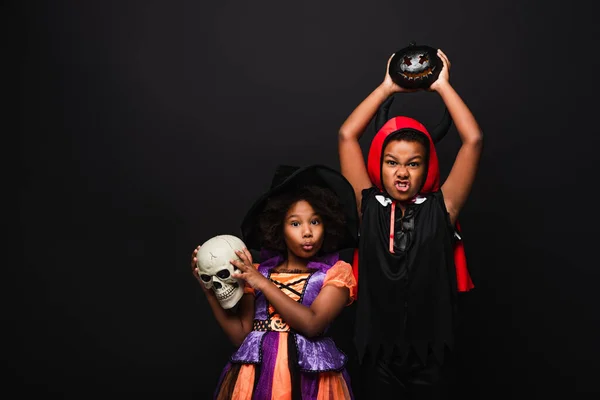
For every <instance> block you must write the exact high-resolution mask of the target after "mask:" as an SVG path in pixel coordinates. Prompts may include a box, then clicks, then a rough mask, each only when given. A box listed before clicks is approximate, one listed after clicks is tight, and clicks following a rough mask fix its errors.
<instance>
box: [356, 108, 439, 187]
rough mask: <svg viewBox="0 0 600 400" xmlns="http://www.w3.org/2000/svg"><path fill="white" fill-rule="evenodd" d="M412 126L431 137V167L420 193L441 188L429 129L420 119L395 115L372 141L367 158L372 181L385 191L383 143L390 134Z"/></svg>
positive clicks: (428, 137) (436, 159)
mask: <svg viewBox="0 0 600 400" xmlns="http://www.w3.org/2000/svg"><path fill="white" fill-rule="evenodd" d="M405 128H410V129H414V130H417V131H419V132H421V133H423V134H424V135H425V136H427V139H429V167H428V169H427V179H426V180H425V184H424V185H423V188H422V189H421V191H420V192H419V193H430V192H435V191H436V190H439V188H440V168H439V164H438V157H437V153H436V151H435V145H434V143H433V140H432V139H431V135H430V134H429V132H427V129H426V128H425V126H424V125H423V124H421V123H420V122H419V121H417V120H415V119H412V118H409V117H394V118H392V119H390V120H389V121H387V122H386V123H385V124H384V125H383V126H382V127H381V129H380V130H379V132H377V134H376V135H375V137H374V138H373V140H372V141H371V147H370V148H369V157H368V159H367V170H368V172H369V178H371V182H372V183H373V184H374V185H375V186H377V187H378V188H379V190H381V191H383V190H384V189H383V184H382V182H381V156H382V155H383V145H384V143H385V140H386V139H387V138H388V136H390V134H392V133H394V132H396V131H398V130H400V129H405Z"/></svg>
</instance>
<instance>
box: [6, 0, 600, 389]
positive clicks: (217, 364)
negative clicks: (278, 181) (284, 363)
mask: <svg viewBox="0 0 600 400" xmlns="http://www.w3.org/2000/svg"><path fill="white" fill-rule="evenodd" d="M209 3H210V4H209ZM525 3H526V4H525ZM577 3H578V2H576V1H570V2H562V3H556V4H550V3H548V2H542V1H537V2H535V1H530V2H518V1H496V2H481V1H474V0H465V1H459V2H449V1H448V2H442V1H429V2H427V1H422V2H415V1H412V2H408V1H384V0H377V1H375V0H373V1H369V2H350V1H328V2H320V1H314V0H308V1H304V2H299V3H287V2H281V1H279V2H278V1H272V0H268V1H261V2H244V1H233V0H225V1H222V2H199V1H85V2H82V1H53V2H46V3H44V2H15V4H13V5H12V6H11V7H8V8H6V9H5V12H4V13H3V14H4V22H5V27H8V29H7V33H8V34H7V35H6V38H7V39H8V42H9V46H8V47H7V48H9V49H10V50H14V52H15V53H14V56H13V57H12V58H11V57H9V58H5V65H7V64H10V65H16V67H17V68H16V70H17V73H16V74H15V75H12V74H9V75H7V76H5V80H6V81H7V83H9V84H12V85H15V84H16V87H17V94H16V96H15V97H13V98H12V99H11V105H12V106H13V107H14V106H16V107H15V108H16V111H15V112H14V113H13V112H10V115H7V117H10V118H14V119H16V121H17V126H18V137H19V148H18V149H19V158H20V163H19V164H18V165H17V168H9V169H8V170H7V172H8V173H9V174H11V175H17V176H18V177H19V180H18V189H19V197H18V202H19V230H18V232H19V243H18V244H17V246H15V247H12V248H11V249H10V250H12V251H15V253H16V261H12V262H10V263H8V264H7V269H6V270H7V271H10V272H14V276H15V277H16V280H15V284H14V285H10V287H12V288H13V290H14V293H11V294H10V298H9V299H8V301H7V302H5V305H7V306H8V307H7V309H8V310H7V312H6V313H5V318H4V321H5V324H4V325H5V330H6V331H8V332H9V333H12V334H14V340H10V341H6V342H5V343H6V344H8V349H7V351H5V352H3V360H4V364H5V365H4V371H5V374H4V375H5V377H7V378H8V379H9V380H10V381H11V382H12V384H13V385H14V386H15V387H16V388H17V389H18V390H19V391H20V392H21V393H53V394H55V395H57V396H58V397H59V398H77V399H81V398H92V397H94V396H95V394H98V393H130V394H148V393H157V392H160V393H163V396H162V397H164V398H170V399H175V398H182V399H184V398H185V399H187V398H189V399H192V398H195V399H198V398H209V396H210V393H211V392H212V390H213V389H214V386H215V383H216V379H217V377H218V375H219V373H220V371H221V368H222V367H223V366H224V364H225V362H226V361H227V357H228V356H229V354H230V353H231V351H232V347H231V345H229V344H228V342H227V340H226V338H225V337H224V336H223V334H222V332H221V331H220V328H219V327H218V326H217V324H216V322H215V321H214V320H213V319H212V317H211V315H210V310H209V308H208V306H207V303H206V301H205V298H204V296H203V293H202V291H201V290H200V288H199V287H198V284H197V282H196V281H195V280H194V279H193V277H192V275H191V273H190V268H189V259H190V254H191V251H192V249H193V248H194V246H196V245H197V244H200V243H201V242H203V241H204V240H206V239H208V238H209V237H211V236H213V235H216V234H220V233H230V234H238V233H239V230H238V226H239V222H240V221H241V218H242V217H243V215H244V212H245V210H246V208H247V207H248V206H249V205H250V204H251V202H252V201H253V200H254V199H255V198H256V197H257V196H258V195H259V194H260V193H262V192H263V191H264V190H265V189H266V188H267V187H268V185H269V182H270V179H271V174H272V172H273V170H274V168H275V166H276V165H277V164H280V163H288V164H296V165H304V164H308V163H323V164H326V165H329V166H331V167H334V168H338V158H337V147H336V146H337V142H336V132H337V129H338V128H339V126H340V125H341V124H342V122H343V121H344V119H345V118H346V117H347V115H348V114H349V113H350V112H351V111H352V109H353V108H354V107H355V106H356V105H357V104H358V103H359V102H360V101H361V100H362V99H363V98H364V97H365V96H366V95H367V94H368V93H369V92H370V91H371V90H373V89H374V88H375V87H376V86H377V85H378V84H379V83H380V81H381V79H382V78H383V74H384V69H385V63H386V60H387V58H388V56H389V55H390V54H391V52H393V51H395V50H397V49H398V48H400V47H404V46H405V45H406V44H407V43H408V42H409V41H410V40H416V41H417V43H423V44H429V45H432V46H435V47H439V48H442V49H443V50H444V51H445V52H446V54H448V56H449V58H450V60H451V62H452V70H451V82H452V83H453V85H454V87H455V88H456V89H457V91H458V92H459V94H460V95H461V96H462V97H463V99H464V100H465V101H466V103H467V104H468V105H469V106H470V108H471V109H472V111H473V113H474V114H475V116H476V118H477V119H478V121H479V122H480V124H481V126H482V127H483V129H484V132H485V150H484V155H483V159H482V162H481V168H480V172H479V174H478V178H477V181H476V184H475V187H474V189H473V192H472V195H471V197H470V199H469V202H468V203H467V205H466V207H465V209H464V211H463V213H462V214H461V218H460V219H461V224H462V226H463V231H464V237H465V243H466V250H467V257H468V262H469V265H470V268H471V272H472V275H473V278H474V280H475V283H476V285H477V288H476V290H474V291H473V292H471V293H470V294H468V295H466V296H464V297H463V298H462V300H461V306H462V325H461V327H460V341H459V350H460V351H459V355H460V357H459V361H460V362H459V371H460V378H459V382H460V383H461V385H464V387H465V390H466V391H467V393H468V394H470V396H467V397H470V398H475V399H477V398H515V397H516V396H517V395H518V394H525V393H527V394H534V395H537V396H540V398H541V396H545V395H549V394H568V395H569V398H584V394H585V393H588V394H590V393H596V394H598V393H600V391H599V389H598V386H597V383H596V380H597V376H598V372H599V368H598V367H597V366H596V362H597V359H598V352H599V349H600V345H599V344H598V337H599V333H600V329H599V325H600V324H599V319H600V318H599V313H598V311H597V306H598V304H599V302H598V297H597V295H596V286H597V285H596V282H597V280H598V278H599V273H598V260H597V259H594V258H592V255H593V253H594V252H593V249H594V246H596V240H595V239H597V238H598V234H597V228H596V226H597V223H598V218H597V214H596V213H595V212H594V211H595V210H596V209H597V208H596V207H595V202H594V196H593V194H592V189H593V187H594V184H595V180H594V178H595V177H596V176H597V171H595V169H596V168H595V163H594V155H595V154H596V152H597V146H598V144H599V143H598V142H599V141H598V138H597V136H598V129H597V128H596V123H597V118H596V114H595V113H596V109H597V104H598V102H597V100H596V99H595V98H594V96H595V95H596V93H597V92H598V84H597V82H596V81H597V79H598V71H597V67H598V64H597V63H596V62H595V61H593V60H594V57H595V54H594V53H595V50H594V48H595V47H594V46H593V45H594V37H595V36H597V33H598V32H597V28H595V27H594V24H593V20H592V15H593V14H592V13H591V9H590V8H589V7H591V6H585V5H583V4H577ZM590 4H591V3H590ZM406 96H409V95H405V96H404V97H402V100H403V102H402V105H401V106H402V112H406V113H409V114H410V115H413V116H415V117H417V118H419V119H422V120H423V121H425V122H426V123H427V122H434V121H435V120H436V119H437V118H438V117H439V116H440V115H441V108H440V105H441V102H440V100H439V98H438V97H437V95H435V94H433V93H420V94H415V95H410V97H406ZM9 110H10V109H9ZM397 111H398V112H400V111H399V109H397ZM8 120H9V118H7V121H8ZM7 124H8V122H7ZM5 129H7V127H5ZM13 129H14V128H13ZM10 132H12V131H10ZM7 134H8V133H7ZM372 134H373V132H372V131H370V132H369V133H367V135H366V137H365V140H364V142H363V143H364V148H365V151H366V148H367V145H368V140H369V139H370V138H371V137H372ZM458 146H459V139H458V137H457V134H456V130H455V129H454V128H452V130H451V131H450V133H449V135H448V137H447V138H446V139H444V140H443V141H442V143H441V144H440V145H439V155H440V159H441V160H440V161H441V168H442V174H443V175H444V176H445V174H447V172H448V171H449V168H450V166H451V162H452V160H453V156H454V154H455V152H456V150H457V149H458ZM7 150H9V153H12V150H10V149H7ZM15 171H18V174H15ZM7 211H9V210H7ZM9 213H10V211H9ZM12 275H13V274H11V276H12ZM352 312H353V307H349V308H348V309H346V310H345V311H344V313H343V314H342V316H341V317H340V319H339V320H338V322H337V323H336V324H335V325H334V326H333V328H332V333H333V334H334V336H335V337H336V339H337V340H338V343H339V344H340V346H341V347H342V348H343V349H344V350H346V351H347V352H348V353H349V354H352V348H351V342H350V338H349V336H348V332H349V330H350V328H351V325H352ZM349 367H350V368H351V369H352V368H353V367H354V366H353V364H352V363H350V365H349ZM505 396H506V397H505ZM534 398H537V397H534Z"/></svg>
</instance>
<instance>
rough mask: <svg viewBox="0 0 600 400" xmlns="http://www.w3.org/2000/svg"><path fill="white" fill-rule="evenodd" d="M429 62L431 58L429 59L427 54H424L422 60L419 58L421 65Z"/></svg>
mask: <svg viewBox="0 0 600 400" xmlns="http://www.w3.org/2000/svg"><path fill="white" fill-rule="evenodd" d="M427 61H429V58H427V56H426V55H425V54H423V55H422V56H421V57H420V58H419V62H420V63H421V64H424V63H426V62H427Z"/></svg>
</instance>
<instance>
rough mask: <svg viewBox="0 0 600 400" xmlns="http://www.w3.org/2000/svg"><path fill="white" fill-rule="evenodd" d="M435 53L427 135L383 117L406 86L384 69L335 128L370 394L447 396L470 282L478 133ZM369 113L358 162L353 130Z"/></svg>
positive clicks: (446, 65)
mask: <svg viewBox="0 0 600 400" xmlns="http://www.w3.org/2000/svg"><path fill="white" fill-rule="evenodd" d="M438 55H439V56H440V58H441V59H442V61H443V69H442V71H441V72H440V75H439V77H438V78H437V80H436V81H435V82H433V83H432V84H431V86H430V87H429V89H428V90H429V91H434V92H437V93H438V94H439V95H440V96H441V98H442V100H443V102H444V104H445V106H446V110H445V113H444V119H443V120H442V122H441V123H440V124H439V125H438V126H437V127H436V128H435V129H433V130H432V132H431V134H430V133H429V131H428V130H427V129H426V128H425V126H423V125H422V124H421V123H419V122H418V121H416V120H414V119H412V118H408V117H404V116H399V117H394V118H391V119H390V118H388V115H387V114H388V112H389V108H390V105H391V103H392V101H393V96H394V95H395V94H396V93H398V92H410V91H413V90H406V89H403V88H402V87H400V86H398V85H396V84H394V83H393V82H392V80H391V78H390V76H389V74H386V76H385V79H384V81H383V83H382V84H381V85H380V86H379V87H377V88H376V89H375V90H374V91H373V92H372V93H371V94H370V95H369V96H368V97H367V98H366V99H365V100H363V101H362V103H361V104H360V105H359V106H358V107H357V108H356V109H355V110H354V111H353V112H352V114H351V115H350V116H349V117H348V118H347V120H346V121H345V122H344V124H343V125H342V126H341V128H340V132H339V155H340V163H341V171H342V173H343V175H344V176H345V177H346V178H347V179H348V181H349V182H350V183H351V184H352V186H353V188H354V190H355V195H356V199H357V205H358V209H359V210H360V216H361V228H360V243H359V248H358V251H357V252H355V258H354V263H355V265H354V266H355V270H354V273H355V276H357V277H358V296H357V314H356V321H355V324H356V325H355V326H356V327H355V338H354V340H355V344H356V348H357V352H358V358H359V362H360V363H361V374H360V377H361V381H360V382H359V385H358V386H360V388H361V390H364V391H365V393H367V395H368V397H369V398H377V399H388V398H407V399H423V398H427V399H440V398H445V397H444V396H448V390H447V389H449V387H448V386H446V383H448V382H447V381H446V378H447V377H446V372H448V371H446V369H447V366H448V365H447V362H445V361H447V357H446V360H445V356H446V355H447V353H448V350H451V349H452V346H453V331H454V327H455V323H456V315H455V312H456V297H457V292H459V291H467V290H470V289H471V288H472V287H473V283H472V282H471V279H470V276H469V273H468V271H467V269H466V262H465V257H464V249H463V247H462V240H461V237H460V229H459V226H458V221H457V220H458V215H459V212H460V211H461V209H462V207H463V205H464V204H465V202H466V200H467V197H468V194H469V192H470V190H471V186H472V184H473V181H474V179H475V175H476V171H477V167H478V163H479V158H480V154H481V151H482V132H481V130H480V128H479V126H478V124H477V122H476V120H475V118H474V117H473V115H472V114H471V111H470V110H469V109H468V107H467V106H466V105H465V103H464V102H463V101H462V99H461V98H460V96H459V95H458V94H457V93H456V91H455V90H454V88H453V87H452V86H451V85H450V83H449V69H450V62H449V61H448V58H447V57H446V55H445V54H444V53H443V52H442V51H439V50H438ZM390 60H391V57H390ZM390 60H388V66H389V62H390ZM387 70H388V69H386V71H387ZM376 112H377V115H376V117H375V126H376V130H377V133H376V135H375V136H374V138H373V140H372V142H371V147H370V149H369V154H368V162H367V165H365V163H364V158H363V155H362V150H361V148H360V146H359V138H360V137H361V135H362V134H363V132H364V130H365V128H366V127H367V125H368V123H369V122H370V121H371V119H372V118H373V116H374V115H375V114H376ZM448 112H449V115H448ZM450 117H451V119H450ZM452 120H453V121H454V123H455V125H456V128H457V131H458V133H459V135H460V138H461V141H462V146H461V148H460V150H459V151H458V154H457V156H456V159H455V161H454V164H453V166H452V169H451V171H450V173H449V175H448V177H447V179H446V180H445V182H444V183H443V184H442V185H441V186H440V182H439V168H438V159H437V155H436V151H435V143H436V142H437V141H439V140H440V139H441V138H442V137H443V135H444V134H445V133H446V132H447V131H448V129H449V127H450V125H451V122H452ZM367 395H366V396H365V397H367Z"/></svg>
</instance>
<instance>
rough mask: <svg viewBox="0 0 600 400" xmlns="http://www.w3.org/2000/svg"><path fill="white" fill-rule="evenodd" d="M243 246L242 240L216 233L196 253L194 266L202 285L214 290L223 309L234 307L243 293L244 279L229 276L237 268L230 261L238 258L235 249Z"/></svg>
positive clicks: (236, 270)
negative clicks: (196, 268) (216, 234)
mask: <svg viewBox="0 0 600 400" xmlns="http://www.w3.org/2000/svg"><path fill="white" fill-rule="evenodd" d="M244 247H246V245H245V244H244V242H242V240H240V239H239V238H237V237H235V236H232V235H218V236H215V237H213V238H211V239H208V240H207V241H206V242H204V243H203V244H202V246H200V250H198V254H197V255H196V258H197V259H198V261H197V262H196V266H197V267H198V273H199V274H200V278H201V279H202V282H203V283H204V286H205V287H206V288H207V289H212V290H213V291H214V292H215V295H216V296H217V300H219V303H220V304H221V307H223V308H225V309H230V308H232V307H234V306H235V305H236V304H237V302H238V301H239V300H240V299H241V298H242V296H243V294H244V281H243V280H241V279H236V278H232V277H231V274H233V273H234V272H235V273H237V272H239V270H238V269H237V268H235V267H234V266H233V265H232V264H231V262H230V261H231V260H236V259H237V260H239V259H240V258H239V257H238V256H237V254H235V250H242V249H243V248H244Z"/></svg>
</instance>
